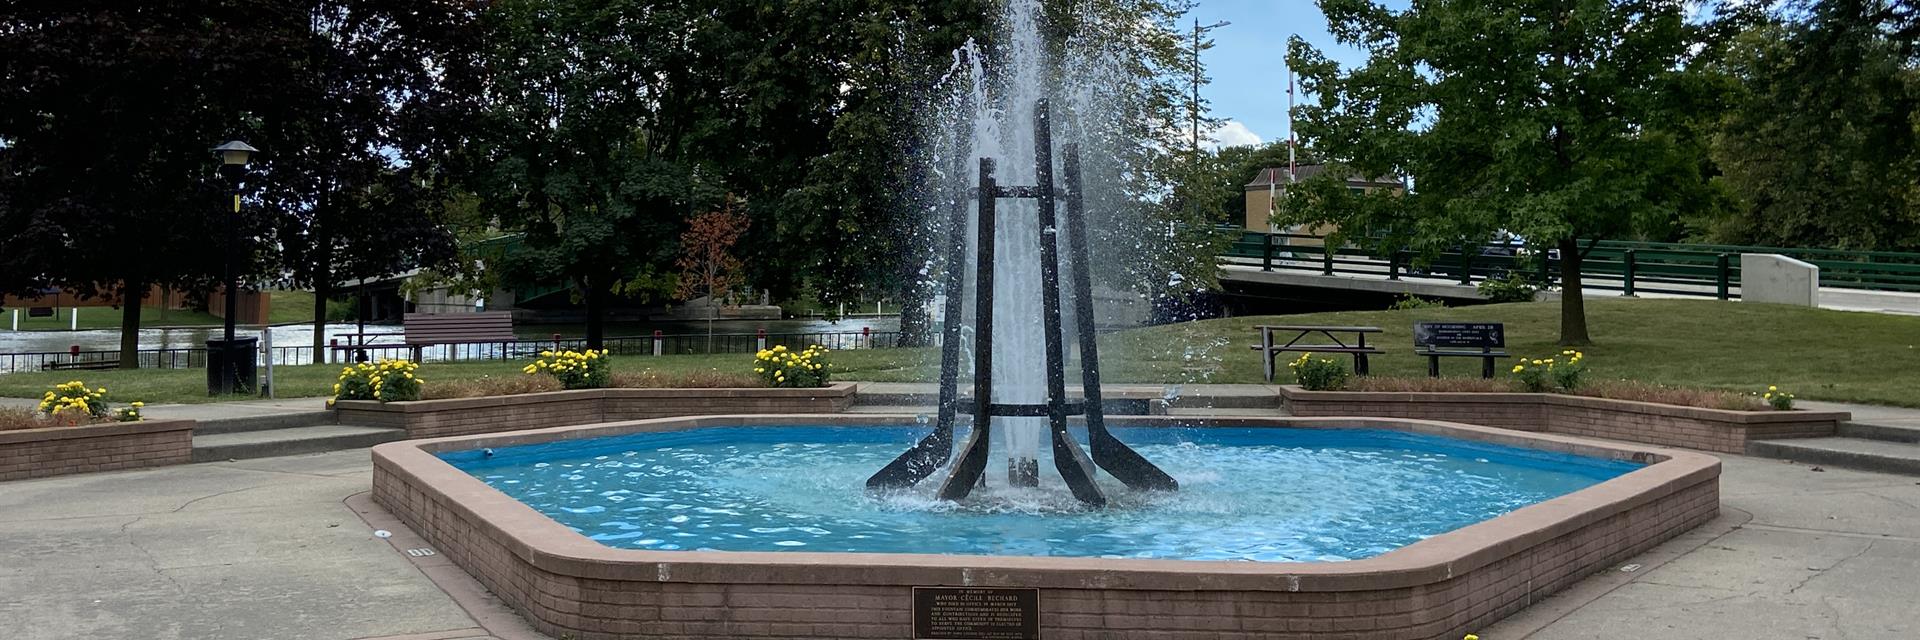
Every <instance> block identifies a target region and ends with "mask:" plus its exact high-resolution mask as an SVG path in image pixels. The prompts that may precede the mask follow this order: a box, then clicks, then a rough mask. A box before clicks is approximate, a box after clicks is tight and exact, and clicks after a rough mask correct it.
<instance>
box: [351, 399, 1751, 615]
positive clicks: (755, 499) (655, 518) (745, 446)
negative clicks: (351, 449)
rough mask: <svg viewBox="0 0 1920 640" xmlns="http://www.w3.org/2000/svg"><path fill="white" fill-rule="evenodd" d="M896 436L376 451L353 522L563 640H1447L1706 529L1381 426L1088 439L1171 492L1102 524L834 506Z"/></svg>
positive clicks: (746, 421)
mask: <svg viewBox="0 0 1920 640" xmlns="http://www.w3.org/2000/svg"><path fill="white" fill-rule="evenodd" d="M914 418H915V417H914V416H909V415H896V416H883V415H813V416H768V415H759V416H707V417H698V418H665V419H657V420H642V421H632V422H615V423H606V424H596V425H582V426H571V427H556V428H550V429H536V430H529V431H517V432H510V433H495V434H483V435H474V436H461V437H454V438H439V439H430V440H410V441H402V442H392V443H387V444H383V445H380V446H378V447H376V448H374V450H373V462H374V476H373V499H374V500H375V501H376V502H377V503H378V504H380V505H381V506H383V507H385V508H386V509H387V510H389V511H390V512H392V513H393V515H394V516H396V517H398V518H399V520H400V521H401V522H402V523H404V524H405V525H407V526H408V527H409V528H411V529H412V530H413V531H414V532H417V533H418V534H419V535H420V536H422V537H423V538H425V540H426V541H427V544H430V545H431V546H432V547H433V548H434V549H435V550H437V551H438V552H439V557H445V558H446V559H448V560H451V561H452V562H454V563H456V564H458V565H459V566H461V567H462V568H463V569H465V570H466V571H467V572H468V573H469V574H471V575H473V576H474V577H475V578H476V579H478V580H479V581H480V582H481V583H482V584H483V585H485V586H486V587H487V589H488V590H490V591H491V592H492V593H493V594H495V595H497V596H498V597H499V598H501V599H502V600H503V601H505V602H506V603H508V604H509V605H511V606H512V607H513V608H515V609H516V610H518V611H520V612H521V613H522V614H524V615H525V616H526V617H527V619H528V620H529V621H530V622H531V623H532V624H533V625H534V626H535V627H536V628H538V629H539V630H541V631H542V632H545V633H548V634H551V635H554V636H556V637H564V636H571V637H574V638H580V639H582V640H586V639H600V638H661V637H667V638H712V639H715V640H717V639H720V638H808V639H817V640H828V639H832V640H846V639H849V638H876V639H877V638H895V639H897V638H908V637H914V635H913V633H914V632H913V620H914V619H915V615H916V611H917V610H916V609H915V606H916V605H915V602H916V600H915V595H914V594H915V593H916V589H917V588H920V587H942V588H955V587H964V588H999V589H1016V590H1031V591H1030V592H1031V593H1037V598H1038V600H1037V603H1038V604H1037V607H1038V609H1037V611H1034V612H1033V613H1034V615H1036V616H1037V618H1036V620H1037V625H1038V627H1037V630H1038V631H1037V633H1038V635H1021V636H1018V637H1020V638H1029V637H1044V638H1102V639H1107V638H1156V639H1159V638H1169V637H1192V638H1202V637H1204V638H1233V639H1244V640H1253V639H1255V638H1260V639H1269V638H1298V639H1301V640H1306V639H1308V638H1314V639H1317V638H1326V637H1354V638H1369V639H1375V638H1384V639H1405V640H1439V639H1446V640H1453V639H1457V638H1459V637H1460V636H1461V634H1463V633H1466V632H1470V631H1474V630H1477V629H1480V628H1482V627H1483V626H1484V625H1486V624H1490V623H1491V622H1493V621H1495V620H1498V619H1500V618H1502V617H1505V616H1506V615H1508V614H1510V613H1512V612H1514V611H1517V610H1519V609H1521V608H1523V607H1525V606H1526V605H1527V604H1528V603H1530V602H1534V601H1537V600H1539V599H1540V598H1542V597H1544V596H1546V595H1547V594H1550V593H1553V592H1555V591H1558V590H1560V589H1562V588H1564V587H1566V586H1567V585H1569V584H1572V583H1573V582H1574V581H1577V580H1579V579H1581V578H1583V577H1586V576H1588V575H1591V574H1592V573H1593V572H1595V571H1599V570H1603V569H1605V568H1607V567H1609V566H1611V565H1613V564H1615V563H1619V562H1623V561H1625V560H1626V559H1627V558H1630V557H1633V556H1634V555H1635V554H1638V553H1639V552H1641V551H1644V550H1646V549H1648V548H1651V547H1652V546H1653V545H1655V544H1658V543H1660V542H1662V541H1665V540H1667V539H1670V538H1673V537H1674V536H1677V535H1680V534H1681V533H1684V532H1686V531H1688V530H1690V529H1692V528H1693V527H1696V526H1698V525H1700V524H1702V523H1704V522H1707V521H1709V520H1712V519H1713V518H1714V517H1715V516H1716V515H1717V514H1718V512H1719V471H1720V468H1719V461H1718V460H1716V459H1715V458H1713V457H1712V456H1708V455H1704V454H1699V453H1693V452H1688V451H1678V450H1671V449H1661V448H1656V447H1649V446H1643V445H1632V444H1620V443H1611V442H1601V441H1596V440H1586V439H1581V438H1571V437H1564V436H1557V435H1550V434H1541V433H1527V432H1522V431H1514V430H1508V429H1495V428H1488V427H1476V426H1470V425H1463V424H1454V423H1442V422H1428V421H1418V420H1399V419H1381V418H1235V417H1209V418H1181V419H1179V420H1175V419H1172V418H1158V417H1117V416H1109V417H1108V422H1109V424H1110V425H1112V427H1113V429H1114V430H1116V431H1120V432H1123V437H1125V438H1127V439H1128V440H1129V441H1130V442H1131V443H1133V444H1134V445H1135V446H1138V447H1140V448H1141V449H1142V450H1143V451H1144V452H1147V453H1146V455H1152V456H1153V457H1154V458H1155V460H1156V461H1158V462H1159V463H1160V464H1163V465H1165V466H1166V468H1167V469H1168V470H1170V471H1171V472H1172V473H1174V474H1175V475H1176V476H1178V479H1179V480H1180V482H1181V490H1180V491H1178V492H1153V491H1146V492H1140V491H1118V490H1116V491H1114V492H1113V494H1114V495H1115V497H1116V499H1115V500H1112V501H1110V502H1109V503H1108V504H1107V506H1105V507H1104V508H1094V507H1088V506H1086V505H1084V504H1083V503H1081V502H1080V501H1078V500H1076V499H1074V498H1073V497H1071V496H1070V495H1067V492H1065V491H1062V490H1060V488H1059V487H1058V486H1057V482H1058V480H1057V479H1055V480H1050V481H1044V482H1043V484H1042V486H1041V487H1039V488H1036V489H1009V488H1007V486H1006V484H1005V483H1004V482H1001V481H999V480H997V479H995V478H990V479H989V483H990V485H989V487H988V488H987V489H986V490H984V491H978V492H975V493H974V494H973V495H972V496H971V497H969V498H968V499H967V500H963V501H957V502H956V501H948V500H938V499H935V498H933V497H931V494H932V491H933V488H932V487H926V488H917V489H916V490H914V492H908V493H905V494H895V495H892V496H885V495H883V496H878V497H876V496H873V495H871V494H868V493H867V492H865V491H863V490H862V488H861V487H860V485H859V483H858V482H853V481H848V480H849V479H858V478H860V477H862V476H863V475H864V474H866V473H868V472H870V471H871V469H872V468H873V464H872V461H874V460H880V459H884V458H887V457H890V456H892V455H894V454H895V453H896V452H897V451H898V448H899V446H900V443H902V442H905V441H910V440H911V439H912V437H913V436H914V435H916V434H918V433H921V432H923V431H925V429H924V428H910V429H903V428H901V427H899V426H898V425H900V424H911V423H913V421H914ZM796 425H797V426H796ZM961 426H962V428H963V429H964V427H965V425H964V424H963V425H961ZM1076 435H1077V434H1076ZM809 445H812V446H809ZM729 447H731V448H733V450H731V451H729V450H728V448H729ZM486 449H492V450H493V452H494V455H493V456H492V458H491V459H489V458H487V457H486V456H485V455H484V450H486ZM628 451H633V452H634V454H633V455H632V456H628V455H627V452H628ZM475 452H481V453H475ZM721 453H726V454H727V455H725V456H721V455H720V454H721ZM1043 455H1044V452H1043ZM601 456H606V458H605V459H599V458H600V457H601ZM1482 460H1485V462H1482ZM542 462H544V463H546V464H547V465H548V466H546V467H537V466H534V465H538V464H541V463H542ZM614 462H618V463H619V464H620V465H621V466H619V467H615V466H613V464H612V463H614ZM589 463H590V464H589ZM566 465H573V466H571V467H569V466H566ZM595 465H599V466H595ZM630 473H637V474H639V475H637V476H629V475H628V474H630ZM576 476H577V478H576ZM614 478H618V480H614ZM1216 479H1217V480H1216ZM514 480H517V481H518V482H511V483H510V482H509V481H514ZM1098 481H1099V482H1102V483H1111V482H1114V481H1113V479H1112V478H1109V477H1105V476H1102V477H1101V478H1100V479H1099V480H1098ZM1229 481H1231V482H1229ZM616 483H617V485H618V486H616ZM622 489H624V490H627V491H632V492H633V493H632V494H625V493H618V492H619V491H621V490H622ZM916 492H917V493H916ZM613 496H622V497H624V498H625V499H622V500H612V499H610V498H611V497H613ZM616 505H617V506H616ZM642 506H645V508H643V509H638V510H634V511H623V510H624V509H631V508H634V507H642ZM676 506H679V507H683V508H675V507H676ZM567 509H572V511H568V510H567ZM1033 512H1047V513H1045V514H1044V515H1041V516H1036V515H1033ZM550 514H551V515H550ZM1147 522H1151V523H1152V524H1151V526H1148V525H1146V524H1142V523H1147ZM701 525H706V526H705V527H702V526H701ZM726 525H738V526H726ZM629 527H631V529H629ZM1161 528H1164V529H1165V531H1158V532H1156V530H1157V529H1161ZM755 529H760V530H759V531H755ZM719 531H724V532H727V533H719V534H716V533H715V532H719ZM735 532H737V533H738V534H739V535H742V536H746V537H745V538H734V537H732V535H731V534H732V533H735ZM679 534H688V535H679ZM1362 534H1364V536H1363V535H1362ZM861 535H865V536H868V537H865V538H857V537H855V536H861ZM1104 536H1120V537H1104ZM595 538H599V539H595ZM781 543H787V544H781ZM793 543H799V544H793ZM668 545H673V546H677V547H679V548H678V549H675V548H671V547H669V546H668ZM722 549H733V550H722ZM1176 558H1187V559H1176ZM1229 558H1231V559H1229ZM1342 558H1347V559H1345V560H1341V559H1342ZM1249 560H1253V561H1249ZM1302 560H1304V561H1302ZM1008 637H1014V636H1008Z"/></svg>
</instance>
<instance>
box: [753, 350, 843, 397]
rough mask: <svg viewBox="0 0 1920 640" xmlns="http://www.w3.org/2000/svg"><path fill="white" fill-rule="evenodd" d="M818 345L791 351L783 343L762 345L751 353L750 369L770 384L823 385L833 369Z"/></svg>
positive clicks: (825, 353) (776, 385)
mask: <svg viewBox="0 0 1920 640" xmlns="http://www.w3.org/2000/svg"><path fill="white" fill-rule="evenodd" d="M826 355H827V348H826V347H822V346H820V345H817V344H816V345H813V346H810V347H807V349H806V350H805V351H792V350H789V349H787V346H786V345H777V346H775V347H774V348H772V349H763V350H761V351H760V352H759V353H756V354H754V356H753V372H754V373H757V374H760V379H761V380H764V381H766V383H767V385H768V386H772V387H802V388H805V387H824V386H827V378H828V377H829V373H830V372H831V371H832V369H833V364H832V363H829V362H827V361H826V360H827V359H826Z"/></svg>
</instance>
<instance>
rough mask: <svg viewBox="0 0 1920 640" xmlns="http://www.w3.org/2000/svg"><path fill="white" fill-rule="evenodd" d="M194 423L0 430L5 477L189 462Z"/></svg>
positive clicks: (0, 465) (0, 473)
mask: <svg viewBox="0 0 1920 640" xmlns="http://www.w3.org/2000/svg"><path fill="white" fill-rule="evenodd" d="M193 427H194V421H192V420H154V421H139V422H102V423H97V424H83V425H77V426H54V427H45V428H40V429H16V430H9V431H0V480H19V479H22V478H41V477H46V476H58V475H66V474H70V473H92V472H95V471H112V470H115V469H138V468H142V467H157V466H162V465H169V464H185V463H187V462H190V461H192V459H193Z"/></svg>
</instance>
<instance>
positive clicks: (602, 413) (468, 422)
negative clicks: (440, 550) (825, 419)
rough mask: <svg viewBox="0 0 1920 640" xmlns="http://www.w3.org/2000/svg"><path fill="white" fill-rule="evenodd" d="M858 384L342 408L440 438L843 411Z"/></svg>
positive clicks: (346, 415) (371, 421)
mask: <svg viewBox="0 0 1920 640" xmlns="http://www.w3.org/2000/svg"><path fill="white" fill-rule="evenodd" d="M855 387H856V385H855V384H853V383H851V382H841V383H835V384H832V385H829V386H826V387H822V388H818V389H583V390H578V391H552V392H547V393H528V394H521V395H512V396H490V397H485V398H455V399H448V400H420V401H414V402H388V403H380V402H373V401H369V400H348V401H342V402H339V403H336V405H335V410H337V411H338V412H339V415H340V422H341V423H342V424H357V425H366V426H370V427H392V428H396V429H405V430H406V431H407V437H409V438H439V437H446V436H462V435H473V434H480V433H496V432H501V431H519V430H522V429H544V428H548V427H561V426H569V425H582V424H595V423H601V422H616V421H621V420H637V419H643V418H666V417H675V416H697V415H713V414H747V413H796V414H799V413H838V412H841V411H845V410H846V409H847V408H848V407H850V406H852V405H853V399H854V389H855Z"/></svg>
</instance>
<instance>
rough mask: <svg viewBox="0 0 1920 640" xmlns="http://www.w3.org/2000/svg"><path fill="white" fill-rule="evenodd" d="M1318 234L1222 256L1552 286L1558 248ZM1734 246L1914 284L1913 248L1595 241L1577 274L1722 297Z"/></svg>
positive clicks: (1734, 267)
mask: <svg viewBox="0 0 1920 640" xmlns="http://www.w3.org/2000/svg"><path fill="white" fill-rule="evenodd" d="M1325 242H1326V238H1324V237H1322V236H1316V235H1307V234H1293V233H1261V232H1257V231H1247V232H1242V233H1241V234H1240V237H1239V238H1238V239H1236V240H1235V241H1234V243H1233V244H1232V245H1231V246H1230V247H1229V248H1228V249H1227V251H1226V252H1225V253H1223V254H1222V255H1221V258H1222V259H1223V261H1225V262H1228V263H1231V264H1238V265H1242V266H1257V267H1259V268H1260V269H1261V270H1262V271H1305V272H1317V273H1320V274H1322V275H1366V276H1374V277H1379V276H1385V277H1386V278H1387V279H1389V280H1398V279H1400V278H1402V277H1403V276H1424V277H1429V278H1432V277H1442V278H1448V279H1452V280H1455V281H1457V282H1459V283H1460V284H1464V285H1471V284H1474V283H1476V282H1480V281H1484V280H1486V279H1488V278H1499V277H1504V276H1505V275H1506V274H1509V273H1515V272H1519V273H1521V274H1523V275H1525V276H1527V277H1528V278H1529V279H1532V280H1534V281H1535V282H1539V283H1544V284H1552V282H1553V281H1554V279H1555V278H1557V277H1558V275H1559V273H1560V261H1559V254H1558V252H1557V251H1552V250H1547V249H1543V248H1541V247H1535V246H1528V245H1520V244H1500V243H1487V244H1482V245H1476V246H1471V247H1458V248H1455V249H1452V250H1450V251H1446V252H1443V253H1441V254H1439V255H1437V256H1434V257H1433V258H1432V259H1431V260H1426V261H1416V260H1414V257H1413V254H1412V253H1410V252H1407V251H1392V252H1383V251H1378V250H1373V249H1366V248H1362V247H1356V246H1351V245H1346V246H1336V247H1332V248H1329V247H1327V246H1326V244H1325ZM1581 244H1582V245H1583V246H1585V245H1586V243H1585V242H1582V243H1581ZM1742 253H1770V254H1778V255H1784V256H1787V257H1790V258H1794V259H1796V260H1801V261H1805V262H1808V263H1811V264H1813V265H1815V266H1818V267H1820V284H1821V286H1824V287H1839V288H1849V289H1863V290H1872V291H1902V292H1920V253H1899V252H1890V251H1843V250H1836V249H1795V248H1783V247H1756V246H1740V245H1712V244H1680V243H1669V242H1634V241H1620V240H1602V241H1599V242H1598V243H1596V244H1595V245H1594V247H1593V250H1592V251H1591V252H1590V253H1588V254H1587V259H1586V260H1585V261H1584V262H1583V263H1582V265H1581V268H1580V273H1581V276H1582V280H1583V284H1584V286H1586V287H1587V288H1591V289H1600V290H1617V291H1620V292H1621V293H1622V294H1623V295H1635V294H1637V293H1641V292H1646V293H1665V294H1673V295H1713V296H1716V297H1718V298H1720V299H1722V300H1725V299H1729V298H1732V297H1734V294H1733V292H1732V289H1734V288H1735V287H1738V286H1739V284H1740V254H1742Z"/></svg>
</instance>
